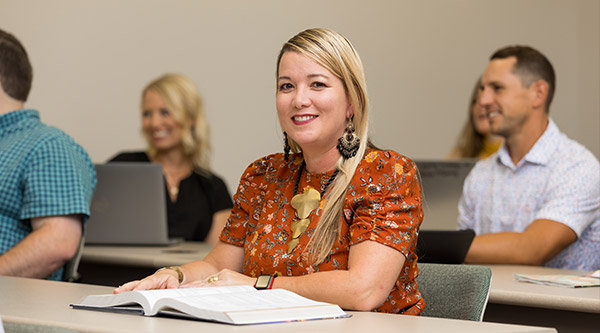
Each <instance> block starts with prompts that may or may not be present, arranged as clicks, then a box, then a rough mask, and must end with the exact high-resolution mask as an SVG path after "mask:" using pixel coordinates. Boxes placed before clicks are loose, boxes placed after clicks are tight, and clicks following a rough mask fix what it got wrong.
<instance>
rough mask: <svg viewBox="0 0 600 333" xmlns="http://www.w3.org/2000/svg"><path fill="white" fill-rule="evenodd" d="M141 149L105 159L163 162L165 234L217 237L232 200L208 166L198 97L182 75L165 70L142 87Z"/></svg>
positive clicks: (206, 132) (206, 138)
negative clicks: (166, 227)
mask: <svg viewBox="0 0 600 333" xmlns="http://www.w3.org/2000/svg"><path fill="white" fill-rule="evenodd" d="M141 118H142V133H143V135H144V138H145V139H146V142H147V145H148V146H147V149H146V151H136V152H124V153H120V154H118V155H117V156H116V157H114V158H112V159H111V160H110V162H154V163H160V164H161V165H162V168H163V174H164V180H165V189H166V193H167V194H168V195H167V200H166V201H167V202H166V205H167V215H168V224H169V236H170V237H176V238H183V239H185V240H191V241H207V242H209V243H216V242H217V240H218V237H219V235H220V233H221V230H222V229H223V226H224V225H225V222H226V220H227V217H229V214H230V212H231V207H232V205H233V203H232V201H231V196H230V194H229V191H228V190H227V187H226V186H225V183H224V182H223V180H222V179H221V178H219V177H217V176H216V175H214V174H213V173H212V172H211V170H210V166H209V160H210V152H211V145H210V139H209V128H208V123H207V121H206V117H205V116H204V111H203V108H202V99H201V98H200V95H199V93H198V91H197V89H196V86H195V85H194V83H193V82H192V81H191V80H190V79H188V78H186V77H185V76H183V75H179V74H167V75H164V76H161V77H159V78H157V79H155V80H154V81H152V82H150V83H149V84H148V85H147V86H146V87H145V88H144V90H143V92H142V101H141Z"/></svg>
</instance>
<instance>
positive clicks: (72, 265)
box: [62, 235, 85, 282]
mask: <svg viewBox="0 0 600 333" xmlns="http://www.w3.org/2000/svg"><path fill="white" fill-rule="evenodd" d="M84 243H85V236H83V235H82V236H81V239H80V240H79V248H78V249H77V252H76V253H75V255H74V256H73V258H71V260H69V261H68V262H67V263H66V264H65V269H64V271H63V276H62V280H63V281H66V282H77V281H78V280H79V278H80V276H79V272H78V271H77V270H78V269H79V261H80V260H81V254H82V253H83V244H84Z"/></svg>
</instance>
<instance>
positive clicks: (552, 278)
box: [513, 274, 600, 288]
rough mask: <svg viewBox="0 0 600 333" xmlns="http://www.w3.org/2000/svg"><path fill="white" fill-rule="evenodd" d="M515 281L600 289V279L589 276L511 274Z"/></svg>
mask: <svg viewBox="0 0 600 333" xmlns="http://www.w3.org/2000/svg"><path fill="white" fill-rule="evenodd" d="M513 276H514V277H515V280H517V281H521V282H530V283H538V284H546V285H550V286H561V287H571V288H583V287H600V279H599V278H597V277H593V276H591V275H584V276H581V275H530V274H513Z"/></svg>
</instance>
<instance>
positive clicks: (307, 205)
mask: <svg viewBox="0 0 600 333" xmlns="http://www.w3.org/2000/svg"><path fill="white" fill-rule="evenodd" d="M304 167H305V164H304V161H302V165H300V170H299V171H298V177H296V183H295V184H294V197H292V201H291V202H290V204H291V205H292V207H293V208H294V209H295V210H296V216H297V217H298V218H299V220H297V221H294V222H292V224H291V225H290V229H291V230H292V240H290V241H289V242H288V244H287V252H288V254H290V253H292V251H293V250H294V248H295V247H296V245H298V239H299V238H300V236H301V235H302V234H303V233H304V232H305V231H306V228H308V225H309V224H310V220H309V219H308V216H309V215H310V213H311V212H312V211H313V210H314V209H315V208H317V207H319V202H321V197H322V196H323V195H324V194H325V192H326V191H327V188H329V185H331V183H332V182H333V180H334V179H335V177H336V176H337V174H338V170H337V169H336V170H335V171H334V172H333V175H331V177H330V178H329V179H328V180H327V183H326V184H325V188H324V189H323V191H321V193H319V192H318V191H317V190H315V189H314V188H312V187H309V188H308V189H306V190H305V191H304V193H302V194H297V193H298V185H299V184H300V178H301V177H302V172H303V171H304Z"/></svg>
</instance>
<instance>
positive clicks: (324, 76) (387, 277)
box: [115, 29, 424, 315]
mask: <svg viewBox="0 0 600 333" xmlns="http://www.w3.org/2000/svg"><path fill="white" fill-rule="evenodd" d="M276 82H277V93H276V106H277V115H278V117H279V122H280V124H281V127H282V129H283V131H284V141H285V145H284V147H285V148H284V153H283V154H282V153H279V154H273V155H269V156H266V157H263V158H261V159H259V160H257V161H255V162H254V163H252V164H251V165H250V166H249V167H248V168H247V169H246V171H245V172H244V174H243V175H242V179H241V182H240V185H239V187H238V191H237V193H236V195H235V196H234V207H233V210H232V214H231V217H230V218H229V220H228V223H227V225H226V227H225V229H224V230H223V233H222V234H221V237H220V242H219V243H218V244H217V245H216V247H215V248H214V249H213V251H212V252H211V253H210V254H209V255H208V256H207V257H206V258H205V259H204V260H202V261H196V262H192V263H189V264H186V265H183V266H181V267H170V268H169V269H163V270H160V271H158V272H156V273H155V274H153V275H151V276H149V277H147V278H145V279H143V280H141V281H133V282H130V283H127V284H125V285H124V286H122V287H119V288H117V289H116V290H115V292H116V293H119V292H122V291H126V290H132V289H137V290H139V289H152V288H177V287H190V286H220V285H240V284H242V285H254V286H255V287H256V288H257V289H266V288H271V287H273V288H283V289H288V290H291V291H294V292H296V293H298V294H300V295H303V296H305V297H308V298H311V299H315V300H320V301H325V302H330V303H336V304H338V305H340V306H341V307H343V308H345V309H352V310H366V311H371V310H376V311H383V312H389V313H404V314H413V315H416V314H419V313H420V312H421V310H422V309H423V307H424V301H423V299H422V298H421V294H420V293H419V291H418V290H417V285H416V282H415V277H416V276H417V274H418V272H417V265H416V260H417V257H416V255H415V246H416V240H417V234H418V230H419V226H420V224H421V221H422V219H423V213H422V209H421V190H420V187H419V183H418V181H417V174H416V167H415V164H414V163H413V162H412V161H411V160H410V159H408V158H406V157H404V156H402V155H400V154H398V153H396V152H393V151H383V150H379V149H376V148H374V147H373V146H371V145H370V144H369V140H368V136H367V128H368V110H369V108H368V103H367V93H366V85H365V78H364V72H363V68H362V63H361V61H360V58H359V56H358V54H357V53H356V52H355V50H354V48H353V47H352V45H351V44H350V42H349V41H348V40H347V39H346V38H344V37H343V36H341V35H340V34H338V33H336V32H334V31H331V30H327V29H309V30H306V31H303V32H301V33H299V34H298V35H296V36H294V37H292V38H291V39H290V40H289V41H288V42H287V43H286V44H285V45H284V46H283V48H282V50H281V52H280V54H279V57H278V61H277V70H276Z"/></svg>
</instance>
